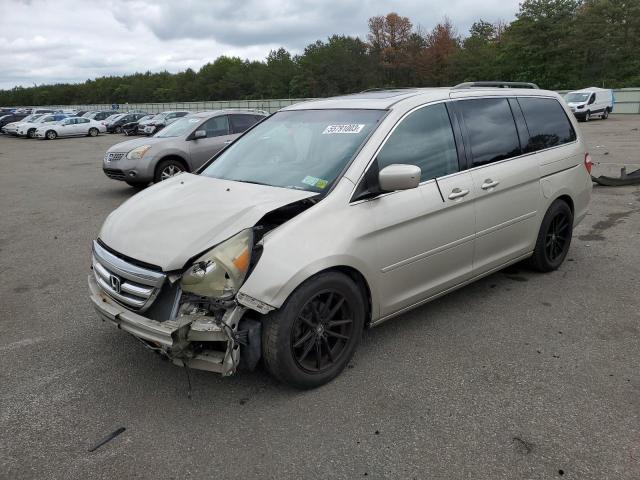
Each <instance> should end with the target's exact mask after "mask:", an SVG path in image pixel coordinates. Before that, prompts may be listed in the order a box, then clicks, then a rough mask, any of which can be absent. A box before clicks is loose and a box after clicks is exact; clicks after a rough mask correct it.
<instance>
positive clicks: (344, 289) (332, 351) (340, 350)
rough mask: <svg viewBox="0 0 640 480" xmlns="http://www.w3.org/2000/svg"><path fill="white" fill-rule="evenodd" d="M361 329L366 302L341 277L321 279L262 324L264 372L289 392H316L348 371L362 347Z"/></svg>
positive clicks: (313, 280)
mask: <svg viewBox="0 0 640 480" xmlns="http://www.w3.org/2000/svg"><path fill="white" fill-rule="evenodd" d="M364 323H365V304H364V299H363V298H362V294H361V291H360V289H359V288H358V286H357V285H356V284H355V283H354V282H353V280H351V279H350V278H349V277H348V276H346V275H344V274H342V273H339V272H325V273H321V274H320V275H317V276H315V277H313V278H311V279H310V280H307V281H306V282H305V283H303V284H302V285H301V286H300V287H298V288H297V289H296V290H295V291H294V292H293V293H292V294H291V295H290V296H289V298H288V299H287V301H286V302H285V304H284V305H283V306H282V307H281V308H280V309H278V310H276V311H275V312H272V313H271V314H269V315H267V317H266V318H265V320H264V323H263V328H262V352H263V359H264V363H265V366H266V368H267V370H268V371H269V372H270V373H271V374H272V375H273V376H274V377H276V378H277V379H278V380H280V381H281V382H283V383H286V384H288V385H291V386H293V387H296V388H300V389H308V388H315V387H319V386H320V385H323V384H325V383H327V382H329V381H331V380H333V379H334V378H335V377H336V376H338V375H339V374H340V372H342V370H344V368H345V367H346V366H347V364H348V363H349V361H350V360H351V358H352V357H353V354H354V353H355V351H356V348H357V346H358V343H360V338H361V337H362V331H363V329H364Z"/></svg>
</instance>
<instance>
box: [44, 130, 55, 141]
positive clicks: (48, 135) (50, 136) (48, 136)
mask: <svg viewBox="0 0 640 480" xmlns="http://www.w3.org/2000/svg"><path fill="white" fill-rule="evenodd" d="M57 136H58V134H57V133H56V132H55V131H54V130H47V133H45V134H44V138H46V139H47V140H55V139H56V137H57Z"/></svg>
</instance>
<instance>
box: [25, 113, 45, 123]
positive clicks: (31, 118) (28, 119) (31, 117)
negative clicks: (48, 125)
mask: <svg viewBox="0 0 640 480" xmlns="http://www.w3.org/2000/svg"><path fill="white" fill-rule="evenodd" d="M41 116H42V113H34V114H32V115H28V116H26V117H24V118H23V119H22V121H23V122H24V123H28V122H33V121H34V120H36V119H38V118H40V117H41Z"/></svg>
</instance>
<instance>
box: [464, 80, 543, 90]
mask: <svg viewBox="0 0 640 480" xmlns="http://www.w3.org/2000/svg"><path fill="white" fill-rule="evenodd" d="M475 87H489V88H536V89H539V88H540V87H538V85H536V84H535V83H531V82H500V81H492V82H464V83H459V84H458V85H456V86H455V87H453V88H475Z"/></svg>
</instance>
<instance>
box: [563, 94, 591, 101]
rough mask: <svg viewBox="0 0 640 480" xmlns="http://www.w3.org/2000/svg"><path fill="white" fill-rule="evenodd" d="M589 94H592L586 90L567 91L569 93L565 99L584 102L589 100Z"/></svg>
mask: <svg viewBox="0 0 640 480" xmlns="http://www.w3.org/2000/svg"><path fill="white" fill-rule="evenodd" d="M589 95H591V94H590V93H588V92H586V93H577V92H574V93H567V95H566V96H565V97H564V99H565V100H566V101H567V102H571V103H582V102H586V101H587V100H589Z"/></svg>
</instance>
